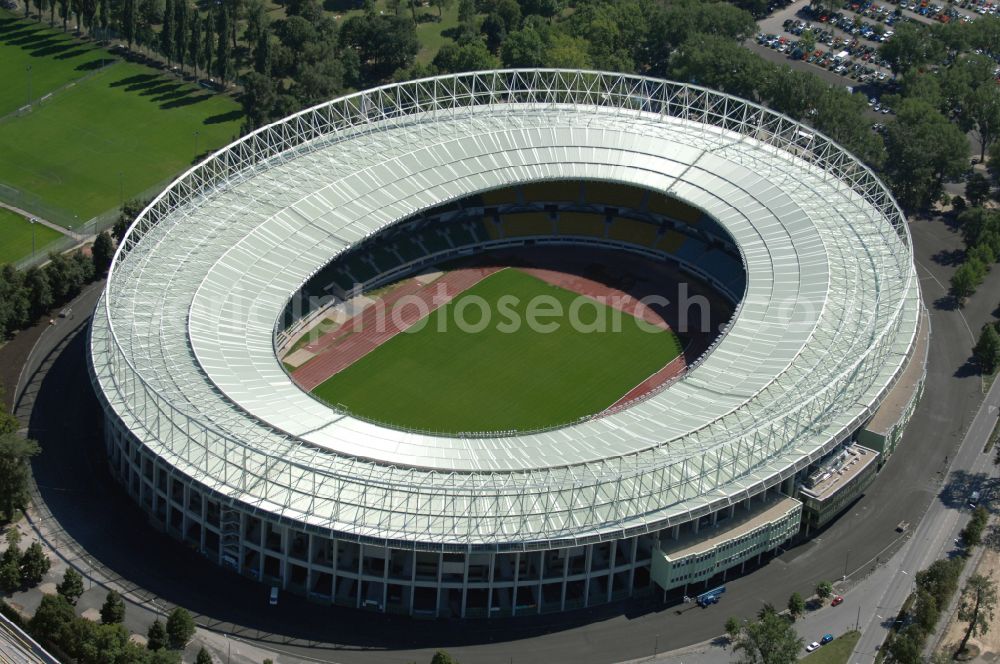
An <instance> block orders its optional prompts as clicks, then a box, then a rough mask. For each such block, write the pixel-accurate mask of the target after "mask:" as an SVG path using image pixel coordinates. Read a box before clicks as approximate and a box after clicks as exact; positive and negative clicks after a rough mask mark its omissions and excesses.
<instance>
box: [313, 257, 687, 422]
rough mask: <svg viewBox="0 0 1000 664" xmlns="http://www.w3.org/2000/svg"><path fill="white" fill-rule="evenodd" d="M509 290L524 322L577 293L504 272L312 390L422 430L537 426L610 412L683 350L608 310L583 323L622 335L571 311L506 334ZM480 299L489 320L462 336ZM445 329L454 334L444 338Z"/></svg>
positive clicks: (670, 337)
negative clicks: (532, 303)
mask: <svg viewBox="0 0 1000 664" xmlns="http://www.w3.org/2000/svg"><path fill="white" fill-rule="evenodd" d="M508 294H513V295H516V296H517V297H518V298H519V299H520V302H519V303H518V304H516V305H514V306H513V307H512V310H513V311H514V312H516V314H517V315H518V317H519V318H520V320H521V321H525V320H526V316H525V313H526V311H527V310H528V301H529V300H530V299H531V298H533V297H536V296H541V295H548V296H551V297H554V298H555V299H556V300H557V301H558V303H559V304H560V306H561V307H562V311H563V312H564V313H565V312H567V311H569V305H570V303H571V302H572V301H573V300H574V299H575V298H577V297H578V296H577V295H576V294H575V293H572V292H570V291H567V290H564V289H562V288H557V287H555V286H552V285H550V284H548V283H546V282H544V281H541V280H539V279H536V278H534V277H532V276H530V275H527V274H525V273H523V272H520V271H518V270H512V269H508V270H502V271H500V272H497V273H496V274H494V275H492V276H490V277H488V278H486V279H484V280H483V281H481V282H479V283H478V284H477V285H475V286H474V287H472V288H470V289H469V290H468V291H466V292H465V293H463V294H462V295H461V296H460V297H459V298H457V299H456V300H454V301H453V302H451V303H450V304H448V305H446V306H444V307H442V308H440V309H438V310H436V311H435V312H434V313H432V314H431V315H430V317H429V319H428V323H427V324H426V325H425V326H424V327H423V328H422V329H421V330H419V331H416V332H408V333H404V334H398V335H396V336H395V337H393V338H392V339H390V340H389V341H387V342H386V343H384V344H383V345H382V346H380V347H379V348H378V349H376V350H375V351H373V352H371V353H369V354H368V355H366V356H365V357H363V358H361V359H360V360H359V361H357V362H355V363H354V364H352V365H351V366H350V367H348V368H347V369H345V370H344V371H341V372H340V373H338V374H336V375H334V376H333V377H331V378H330V379H329V380H327V381H326V382H324V383H323V384H321V385H319V386H318V387H317V388H316V389H315V390H313V393H314V394H316V395H317V396H318V397H320V398H321V399H323V400H325V401H327V402H328V403H332V404H342V405H344V406H346V407H347V408H348V409H349V410H351V411H352V412H354V413H356V414H358V415H361V416H363V417H367V418H371V419H375V420H378V421H382V422H386V423H389V424H395V425H397V426H404V427H409V428H415V429H423V430H428V431H441V432H459V431H492V430H528V429H538V428H543V427H547V426H554V425H558V424H564V423H567V422H571V421H574V420H576V419H578V418H579V417H581V416H584V415H588V414H591V413H596V412H599V411H601V410H603V409H604V408H606V407H608V406H610V405H611V404H613V403H614V402H615V401H617V400H618V399H619V398H621V397H622V396H623V395H624V394H626V393H627V392H628V391H629V390H630V389H631V388H633V387H635V386H636V385H637V384H639V383H640V382H641V381H642V380H643V379H645V378H647V377H648V376H649V375H651V374H653V373H654V372H655V371H657V370H658V369H660V368H661V367H663V366H664V365H665V364H667V363H668V362H669V361H670V360H672V359H673V358H675V357H677V355H679V354H680V352H681V347H680V343H679V341H678V340H677V337H676V336H675V335H674V334H673V333H672V332H669V331H664V330H657V331H656V332H648V331H645V330H643V329H640V327H639V325H638V324H637V322H636V320H635V319H634V318H632V317H631V316H629V315H628V314H623V313H620V312H612V311H611V310H610V309H609V308H607V307H604V306H603V305H601V306H598V307H597V310H596V311H595V309H594V307H590V306H588V307H584V308H583V309H582V311H581V313H580V316H579V318H580V319H581V320H582V321H583V322H585V323H586V322H592V321H593V320H594V317H595V316H607V318H605V319H604V320H607V321H613V320H614V318H615V317H620V319H621V321H622V323H621V325H620V326H619V327H620V331H618V332H613V331H610V329H609V331H608V332H604V333H588V332H585V331H577V330H575V329H573V327H572V326H570V325H569V321H570V317H569V316H568V315H563V316H562V317H553V318H546V319H545V322H549V321H552V322H556V323H558V324H559V325H558V329H557V330H556V331H555V332H551V333H548V334H546V333H541V332H538V331H535V330H532V329H531V328H530V327H529V326H528V325H526V324H524V325H521V326H519V327H518V328H517V329H516V330H515V331H513V332H503V331H500V330H498V329H497V324H498V323H501V322H504V321H506V320H508V318H506V317H501V316H500V315H499V314H498V312H499V311H501V310H500V309H498V308H497V304H498V302H499V300H500V298H501V297H502V296H504V295H508ZM476 296H478V297H481V298H483V299H484V300H485V301H486V302H487V303H488V304H489V305H490V306H489V309H490V310H491V311H492V312H493V317H492V321H491V324H490V325H488V326H487V327H486V329H485V330H484V331H482V332H479V333H474V332H467V331H463V330H461V329H459V328H458V326H457V325H456V324H455V311H456V308H461V307H462V301H463V300H466V299H467V298H470V297H476ZM478 312H479V309H478V308H477V307H475V306H470V307H468V308H467V309H466V312H465V314H464V319H465V320H466V321H468V322H469V323H471V324H475V323H476V322H477V321H478V316H479V314H478ZM442 324H444V325H445V327H446V331H445V332H438V330H439V329H440V326H441V325H442ZM610 327H611V325H610V322H609V328H610Z"/></svg>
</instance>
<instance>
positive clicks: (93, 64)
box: [0, 13, 113, 117]
mask: <svg viewBox="0 0 1000 664" xmlns="http://www.w3.org/2000/svg"><path fill="white" fill-rule="evenodd" d="M57 21H58V17H57ZM60 24H61V21H60ZM112 59H113V58H112V57H111V56H109V55H108V54H107V53H106V52H105V51H103V50H102V49H100V48H98V47H97V46H96V45H94V44H82V43H79V42H77V41H76V40H75V39H73V38H72V37H71V36H70V35H67V34H63V33H62V31H61V30H60V31H53V30H50V29H48V27H47V23H46V24H40V23H37V22H35V21H25V20H23V19H20V18H16V17H14V16H13V15H11V14H9V13H0V81H3V82H4V85H0V117H3V116H5V115H7V114H8V113H10V112H11V111H16V110H17V109H19V108H21V107H22V106H24V105H25V104H27V103H28V87H29V86H28V79H29V74H30V79H31V86H30V87H31V99H32V100H38V99H40V98H41V97H43V96H45V95H46V94H47V93H49V92H52V91H53V90H55V89H56V88H59V87H61V86H63V85H66V84H67V83H69V82H71V81H74V80H77V79H80V78H83V77H84V76H87V75H88V74H90V73H92V72H94V71H95V70H97V69H99V68H100V67H101V64H102V62H108V61H111V60H112ZM28 67H31V70H30V72H29V71H28Z"/></svg>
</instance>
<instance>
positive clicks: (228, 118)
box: [203, 110, 243, 125]
mask: <svg viewBox="0 0 1000 664" xmlns="http://www.w3.org/2000/svg"><path fill="white" fill-rule="evenodd" d="M242 117H243V111H242V110H235V111H229V112H228V113H219V114H217V115H210V116H208V117H207V118H205V119H204V120H203V122H204V124H207V125H210V124H222V123H223V122H232V121H233V120H239V119H240V118H242Z"/></svg>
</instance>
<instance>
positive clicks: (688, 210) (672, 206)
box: [646, 194, 705, 224]
mask: <svg viewBox="0 0 1000 664" xmlns="http://www.w3.org/2000/svg"><path fill="white" fill-rule="evenodd" d="M646 209H647V210H649V211H650V212H652V213H653V214H658V215H661V216H664V217H669V218H670V219H675V220H677V221H683V222H684V223H686V224H697V223H698V222H700V221H701V220H702V218H703V217H704V216H705V215H703V214H702V213H701V211H700V210H698V209H697V208H693V207H691V206H690V205H685V204H684V203H682V202H680V201H679V200H677V199H676V198H672V197H670V196H661V195H659V194H652V195H650V197H649V201H648V203H647V205H646Z"/></svg>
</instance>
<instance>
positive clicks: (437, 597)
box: [434, 551, 444, 618]
mask: <svg viewBox="0 0 1000 664" xmlns="http://www.w3.org/2000/svg"><path fill="white" fill-rule="evenodd" d="M443 567H444V552H440V551H439V552H438V570H437V577H438V578H437V588H435V590H434V617H435V618H437V617H438V615H439V614H440V613H441V577H442V576H443V575H444V570H443Z"/></svg>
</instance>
